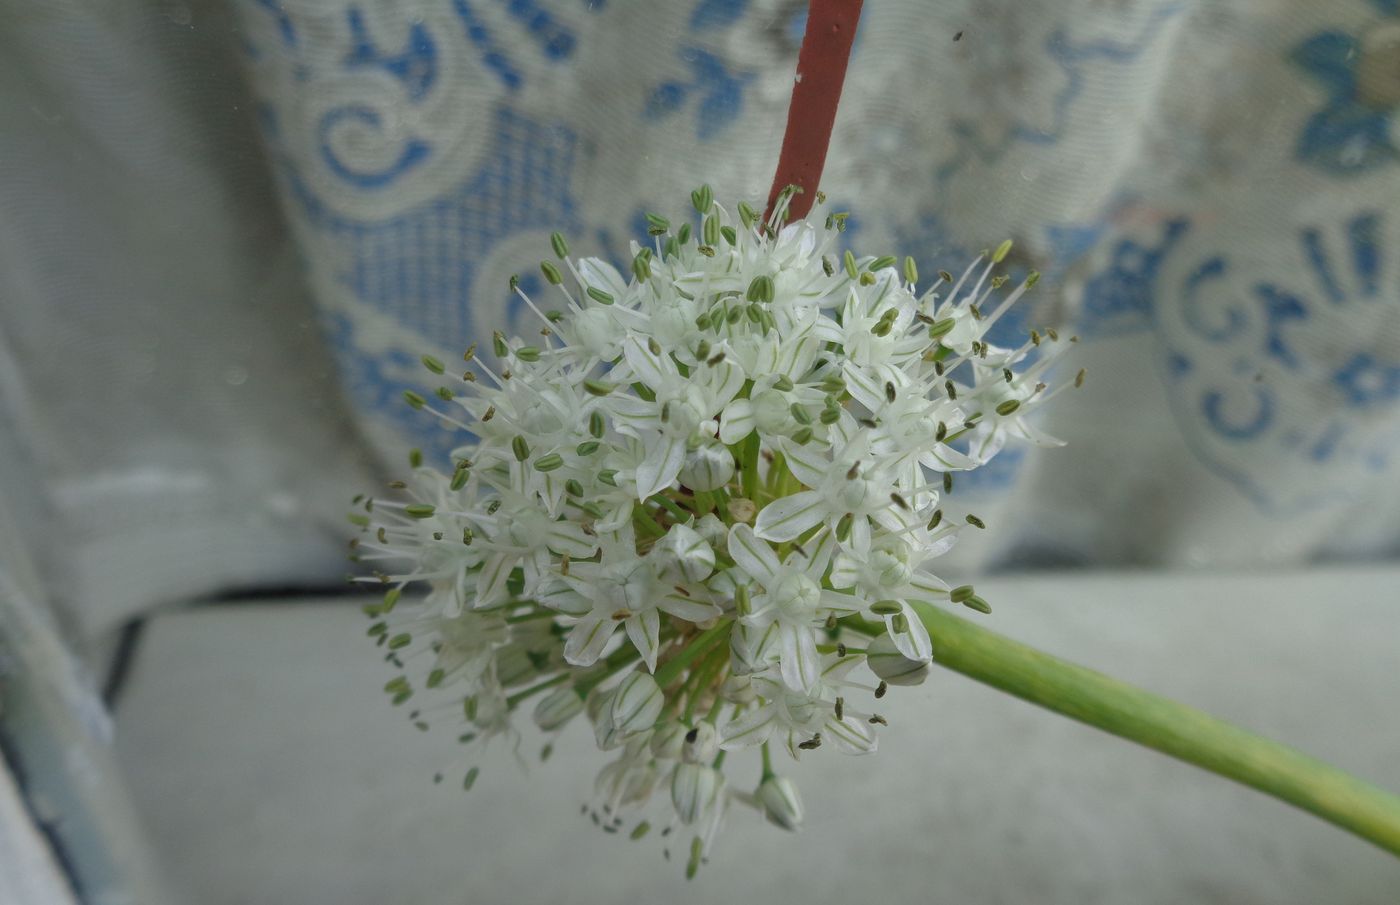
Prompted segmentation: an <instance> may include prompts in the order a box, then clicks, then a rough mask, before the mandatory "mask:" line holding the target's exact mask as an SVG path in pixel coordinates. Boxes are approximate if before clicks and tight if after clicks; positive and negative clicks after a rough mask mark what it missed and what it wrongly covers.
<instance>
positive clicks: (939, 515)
mask: <svg viewBox="0 0 1400 905" xmlns="http://www.w3.org/2000/svg"><path fill="white" fill-rule="evenodd" d="M942 521H943V510H942V509H935V510H933V518H931V519H929V520H928V530H929V531H932V530H933V529H934V528H937V527H938V526H939V524H941V523H942Z"/></svg>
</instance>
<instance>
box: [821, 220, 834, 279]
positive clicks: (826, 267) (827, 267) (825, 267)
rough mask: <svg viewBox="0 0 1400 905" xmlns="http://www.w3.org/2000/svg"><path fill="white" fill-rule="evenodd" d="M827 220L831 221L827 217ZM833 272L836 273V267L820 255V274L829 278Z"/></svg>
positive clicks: (824, 256)
mask: <svg viewBox="0 0 1400 905" xmlns="http://www.w3.org/2000/svg"><path fill="white" fill-rule="evenodd" d="M827 220H828V221H829V220H831V218H830V217H827ZM830 228H831V227H827V229H830ZM835 272H836V265H835V264H833V263H831V259H830V258H828V257H827V256H826V255H822V273H824V274H826V275H827V276H831V275H832V274H834V273H835Z"/></svg>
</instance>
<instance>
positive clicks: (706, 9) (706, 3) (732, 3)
mask: <svg viewBox="0 0 1400 905" xmlns="http://www.w3.org/2000/svg"><path fill="white" fill-rule="evenodd" d="M748 8H749V0H700V2H699V3H697V4H695V9H693V10H691V11H690V27H691V29H692V30H694V31H704V30H705V29H707V28H728V27H729V26H730V25H733V24H734V23H735V22H738V21H739V20H740V19H741V18H743V15H744V13H745V12H746V11H747V10H748Z"/></svg>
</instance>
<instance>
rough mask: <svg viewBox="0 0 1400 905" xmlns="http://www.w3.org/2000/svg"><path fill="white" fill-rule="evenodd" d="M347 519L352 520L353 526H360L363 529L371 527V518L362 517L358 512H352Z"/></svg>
mask: <svg viewBox="0 0 1400 905" xmlns="http://www.w3.org/2000/svg"><path fill="white" fill-rule="evenodd" d="M346 518H347V519H349V520H350V524H352V525H358V526H360V527H361V528H368V527H369V516H367V515H360V514H359V513H358V512H352V513H350V514H349V515H347V516H346Z"/></svg>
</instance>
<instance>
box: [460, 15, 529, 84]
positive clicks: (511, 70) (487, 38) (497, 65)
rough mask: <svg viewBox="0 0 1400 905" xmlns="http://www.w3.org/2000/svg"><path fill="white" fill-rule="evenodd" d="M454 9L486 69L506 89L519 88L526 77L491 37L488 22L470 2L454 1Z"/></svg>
mask: <svg viewBox="0 0 1400 905" xmlns="http://www.w3.org/2000/svg"><path fill="white" fill-rule="evenodd" d="M452 8H453V9H454V10H455V11H456V13H457V17H458V18H459V19H461V20H462V25H463V27H464V28H466V30H467V38H468V39H470V40H471V42H472V43H473V44H475V45H476V47H477V49H478V50H480V51H481V61H482V63H483V64H485V66H486V68H487V69H489V70H491V71H492V72H494V73H495V74H496V77H497V78H499V79H500V80H501V83H502V84H503V85H505V86H506V88H508V89H510V90H511V91H514V90H516V89H517V88H519V87H520V85H521V83H523V82H524V81H525V77H524V76H523V75H521V73H520V70H519V69H517V68H516V67H515V64H514V63H512V62H511V61H510V60H509V59H508V58H507V57H506V55H505V53H503V52H502V51H501V48H500V46H499V45H498V44H497V43H496V39H495V38H494V37H493V36H492V35H491V30H490V29H489V28H487V27H486V22H485V21H484V20H483V19H482V18H481V16H480V15H478V14H477V12H476V10H475V9H473V8H472V5H471V3H470V2H469V0H452Z"/></svg>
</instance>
